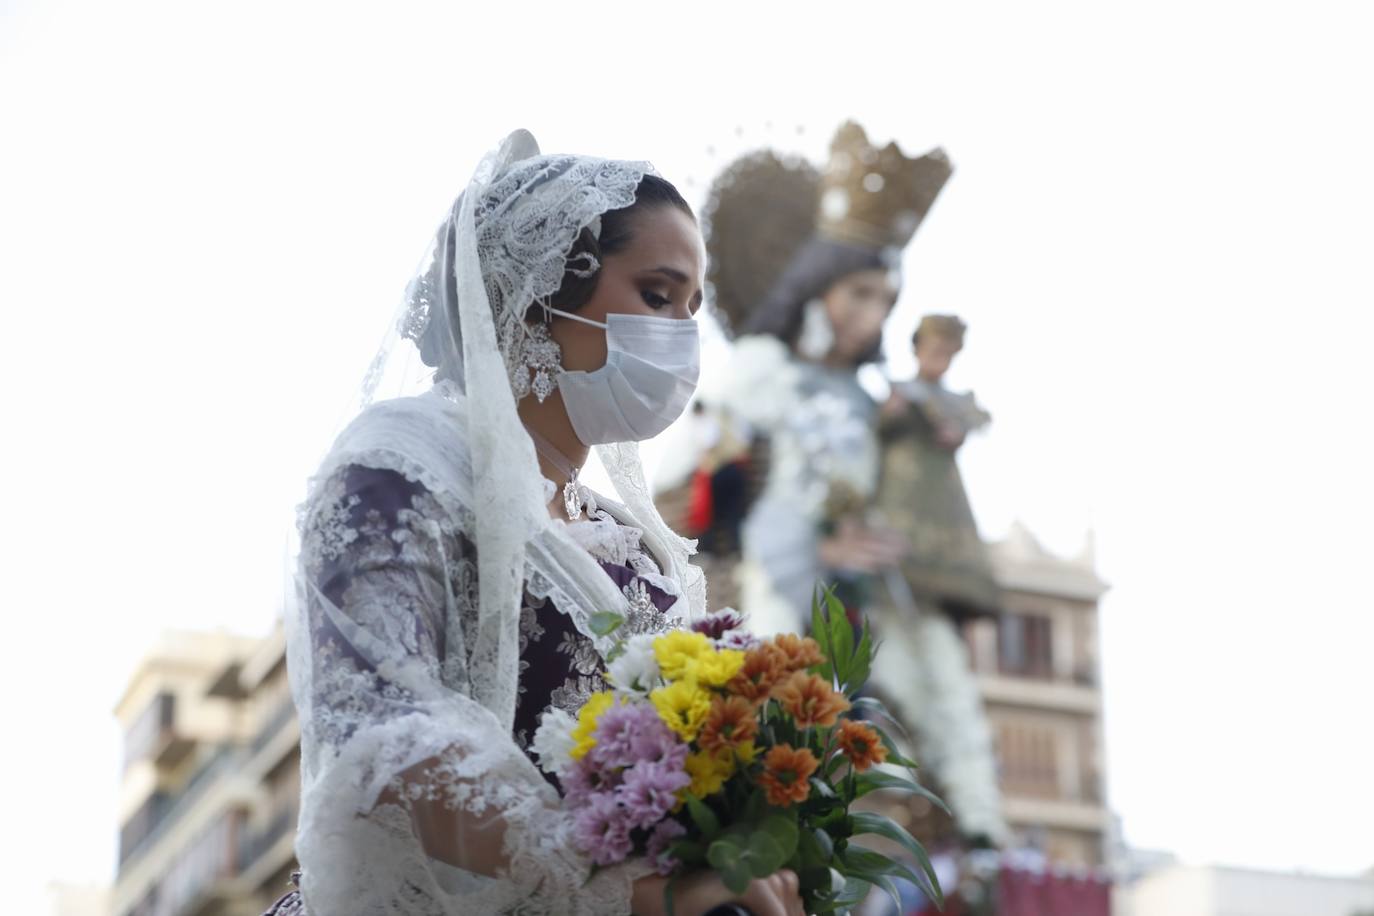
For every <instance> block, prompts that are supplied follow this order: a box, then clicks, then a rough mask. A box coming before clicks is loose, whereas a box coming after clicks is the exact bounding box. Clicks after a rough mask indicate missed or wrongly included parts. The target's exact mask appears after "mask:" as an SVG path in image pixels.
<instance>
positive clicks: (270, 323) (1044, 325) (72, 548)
mask: <svg viewBox="0 0 1374 916" xmlns="http://www.w3.org/2000/svg"><path fill="white" fill-rule="evenodd" d="M472 6H474V4H467V3H464V4H459V3H447V4H419V3H397V4H388V5H385V7H383V6H382V5H375V4H374V5H370V6H369V7H362V6H356V7H355V6H353V5H351V4H348V3H338V2H336V3H328V4H325V3H319V4H303V3H280V2H277V3H270V4H266V3H263V4H260V3H256V2H243V0H236V2H224V3H193V2H186V0H182V2H165V3H155V2H145V0H135V2H125V3H117V4H115V3H97V2H75V0H50V2H46V3H42V4H40V3H38V2H37V0H0V131H3V136H2V137H0V304H3V309H4V311H3V318H2V319H0V321H2V322H3V324H0V328H3V336H2V337H0V339H3V342H4V343H3V348H4V349H3V352H4V358H3V360H0V374H2V375H0V391H3V392H4V394H3V398H4V403H3V416H4V417H5V419H6V421H7V425H8V428H9V435H7V436H6V437H5V438H6V441H7V442H9V443H10V444H9V446H8V447H7V448H5V449H4V452H3V455H4V458H3V461H4V465H5V466H4V479H5V480H6V481H7V482H8V484H9V486H8V487H7V492H6V495H5V502H4V505H5V509H6V515H7V523H6V524H5V525H4V526H3V533H0V549H2V550H3V555H4V557H5V566H4V573H3V576H4V587H5V597H6V600H5V604H6V607H7V610H8V614H9V619H11V620H17V621H19V627H18V630H17V631H16V630H15V629H14V628H13V627H12V628H11V630H10V631H9V645H10V650H9V651H8V652H6V653H5V654H6V663H5V664H4V665H3V666H0V696H3V697H4V703H5V708H6V712H5V720H6V722H5V725H6V726H7V729H8V731H9V734H10V739H9V740H8V741H6V742H5V744H6V749H7V752H6V753H5V754H4V757H3V760H4V762H3V763H0V766H2V767H3V768H4V777H5V778H4V782H3V785H5V786H6V787H7V788H8V790H9V791H8V795H9V798H8V801H7V804H6V807H5V817H4V818H3V824H4V826H3V827H0V832H3V834H4V835H6V836H5V844H4V845H5V847H6V852H5V857H6V864H7V866H8V868H7V872H8V873H10V874H13V875H24V876H25V880H27V881H30V882H31V884H32V887H31V888H29V887H26V886H23V885H21V886H20V887H19V888H17V889H16V888H15V887H13V884H12V883H11V886H10V887H9V888H8V889H7V895H8V896H7V899H8V900H9V901H10V905H11V906H12V907H14V908H15V911H16V912H18V911H36V910H37V904H36V903H34V902H33V901H36V899H37V898H36V897H34V896H33V894H36V893H37V891H38V889H39V887H41V885H42V883H43V882H44V881H46V880H48V879H51V878H63V879H69V880H81V879H88V878H89V879H99V878H103V877H106V876H108V875H110V874H112V872H113V862H114V848H115V847H114V838H115V832H116V827H115V823H114V820H115V798H116V789H117V785H118V779H119V767H118V754H119V742H118V733H117V729H116V728H115V727H114V725H113V721H112V717H111V715H110V709H111V706H112V704H113V703H114V700H115V698H116V697H117V695H118V693H119V691H120V688H121V686H122V684H123V682H124V679H125V678H126V677H127V675H128V673H129V671H130V670H131V668H132V666H133V665H134V664H135V662H136V660H137V658H138V657H139V655H140V654H141V653H142V651H143V650H144V649H146V648H147V647H148V646H149V644H150V643H151V642H152V641H153V639H154V638H155V636H156V634H157V633H158V631H159V630H161V629H162V628H164V627H168V626H178V627H214V626H224V627H228V628H232V629H234V630H237V631H241V632H248V633H259V632H263V631H265V629H266V628H267V626H268V625H269V623H270V621H271V619H272V617H273V615H274V613H275V611H276V608H277V605H278V601H279V596H280V593H281V582H282V568H283V560H282V544H283V539H284V531H285V530H286V527H287V524H288V523H289V520H290V513H291V509H290V507H291V506H293V505H294V503H295V502H296V500H297V499H298V498H299V496H300V494H301V487H302V481H303V478H304V476H305V475H306V474H307V473H308V472H309V470H310V469H311V466H312V465H313V463H314V461H315V460H317V458H318V457H319V455H320V453H321V451H322V450H323V448H324V447H325V445H326V444H327V443H326V442H325V437H326V436H327V435H328V433H329V431H330V430H331V429H332V428H333V426H334V424H335V423H336V422H337V421H338V419H339V418H340V415H341V412H342V411H343V410H345V409H346V406H347V403H348V401H349V399H350V397H351V395H352V393H353V392H354V390H355V386H356V383H357V381H358V380H359V378H360V376H361V372H362V369H363V367H364V366H365V365H366V362H367V359H368V357H369V356H370V352H371V347H372V346H373V345H374V344H375V342H376V340H377V339H378V338H379V336H380V334H381V332H382V330H383V328H384V326H385V324H386V322H387V320H388V318H389V316H390V314H391V312H392V309H393V306H394V304H395V303H396V301H397V298H398V296H399V294H400V292H401V290H402V288H403V287H404V285H405V282H406V280H407V279H408V278H409V276H410V272H411V270H412V268H413V267H414V265H415V262H416V260H417V259H418V257H419V255H420V253H421V251H422V250H423V248H424V245H425V243H426V241H427V240H428V238H429V234H430V231H431V229H432V226H433V224H434V223H435V222H436V221H437V219H438V217H439V216H440V214H441V213H442V212H443V210H444V208H445V207H446V206H447V205H448V203H449V201H450V199H451V197H452V195H453V194H454V193H455V192H456V191H457V190H459V189H460V187H461V186H462V183H463V182H464V181H465V179H466V177H467V175H468V173H469V171H470V169H471V167H472V165H473V164H474V163H475V161H476V159H477V157H478V155H479V154H480V152H481V151H482V150H483V149H485V148H486V147H487V146H489V145H490V144H492V143H494V142H495V141H496V140H497V139H499V137H500V136H501V135H503V134H504V133H505V132H506V131H507V130H509V129H510V128H512V127H515V126H527V127H529V128H531V129H532V130H534V131H535V133H536V135H537V136H539V137H540V139H541V141H542V142H543V145H544V147H545V149H549V150H569V151H579V152H592V153H598V154H605V155H614V156H620V157H626V158H649V159H652V160H653V161H654V162H655V163H656V164H657V165H658V166H659V168H660V169H661V170H662V171H663V172H664V173H665V174H666V175H668V176H669V177H670V178H673V179H675V180H677V181H678V182H679V183H680V184H681V185H682V186H683V187H684V190H685V191H687V192H688V193H689V195H690V196H692V197H694V198H696V197H699V196H700V194H701V193H702V190H703V188H704V185H705V183H706V182H707V181H709V179H710V176H711V175H712V174H713V173H714V171H715V170H716V169H718V168H719V167H720V166H721V165H723V163H724V161H725V159H726V157H727V156H728V155H731V154H733V153H735V152H738V151H740V150H742V149H744V148H746V147H747V146H749V145H751V144H753V143H756V142H761V141H776V142H785V143H788V144H791V145H794V146H796V147H798V148H801V149H804V150H809V151H813V152H818V151H819V149H820V148H821V147H822V146H823V144H824V142H825V140H826V139H827V138H828V135H829V133H830V132H831V131H832V130H833V129H834V127H835V126H836V125H837V124H838V123H839V121H840V120H842V119H843V118H845V117H849V116H853V117H856V118H858V119H860V120H861V121H862V122H863V123H864V124H865V125H866V126H868V127H869V128H870V130H871V132H872V133H873V134H875V135H877V136H879V137H881V138H888V137H893V136H895V137H896V138H898V139H899V140H900V141H902V143H903V144H904V145H905V147H906V148H907V149H908V150H917V149H923V148H926V147H928V146H930V145H934V144H936V143H939V144H942V145H944V146H945V147H946V148H947V149H948V150H949V152H950V154H951V156H952V158H953V159H954V161H955V163H956V166H957V170H956V172H955V177H954V179H953V181H952V182H951V183H950V185H949V186H948V187H947V189H946V190H945V192H944V194H943V195H942V197H941V199H940V201H939V203H938V204H937V206H936V208H935V210H934V211H933V212H932V214H931V216H930V218H929V219H928V220H927V222H926V224H925V226H924V227H923V228H922V230H921V232H920V233H919V234H918V236H917V239H916V241H915V243H914V244H913V245H912V247H911V249H910V251H909V257H908V262H907V268H908V285H907V288H906V290H905V293H904V299H903V302H902V304H901V305H900V307H899V310H898V312H897V314H896V315H895V316H894V319H893V329H894V331H895V332H896V333H895V334H894V339H895V340H896V341H897V342H900V341H901V340H903V339H904V338H905V335H906V333H907V332H908V331H909V329H910V328H911V327H912V326H913V324H914V322H915V320H916V317H917V315H919V314H920V313H921V312H923V311H927V310H936V309H938V310H953V311H958V312H959V313H961V314H962V315H964V316H965V317H966V318H967V319H968V320H969V321H970V323H971V325H972V330H971V333H970V338H969V347H968V349H967V350H966V352H965V354H964V355H963V357H961V361H960V363H959V364H958V366H957V367H956V370H955V375H954V376H953V378H952V381H954V382H955V383H956V384H957V385H961V386H965V387H968V386H971V387H974V388H975V389H976V390H977V392H978V394H979V397H980V399H981V400H982V401H983V402H984V403H985V404H986V405H987V406H988V407H989V408H990V409H991V410H992V411H993V414H994V417H995V425H994V427H993V430H992V432H991V433H990V435H988V436H987V437H985V438H984V439H982V440H979V441H977V442H975V443H973V444H971V445H970V446H969V447H968V448H967V449H966V451H965V453H964V458H963V462H964V467H965V470H966V475H967V478H968V484H969V487H970V490H971V491H972V494H973V499H974V502H975V505H976V509H977V511H978V514H979V518H980V521H981V523H982V525H983V528H984V530H985V532H986V533H987V534H990V535H993V536H996V535H999V534H1001V533H1002V532H1004V531H1005V530H1006V528H1007V526H1008V525H1009V524H1010V522H1011V521H1012V520H1013V519H1015V518H1021V519H1024V520H1025V521H1026V522H1027V523H1029V525H1030V526H1031V527H1032V528H1033V529H1034V530H1035V531H1037V532H1038V533H1039V534H1040V535H1041V536H1042V537H1043V538H1044V540H1045V541H1046V542H1047V543H1048V544H1049V545H1051V546H1052V547H1054V548H1056V549H1058V550H1060V551H1063V552H1072V551H1074V550H1075V549H1076V548H1077V547H1078V545H1079V544H1080V543H1081V541H1082V538H1083V536H1084V533H1085V532H1086V531H1087V530H1088V529H1089V528H1092V529H1094V530H1095V531H1096V534H1097V543H1098V550H1099V559H1100V565H1101V571H1102V574H1103V575H1104V577H1105V578H1107V579H1108V580H1109V581H1110V582H1111V583H1112V584H1113V586H1114V589H1113V591H1112V593H1111V595H1110V596H1109V598H1108V599H1107V600H1106V602H1105V603H1104V607H1103V639H1104V658H1105V665H1106V673H1105V677H1106V691H1107V716H1108V726H1107V729H1108V732H1107V734H1108V753H1109V757H1110V761H1109V763H1110V766H1109V773H1108V779H1109V792H1110V796H1111V802H1112V804H1113V806H1114V807H1115V808H1116V810H1118V811H1119V812H1120V814H1121V815H1122V816H1123V818H1124V824H1125V829H1126V832H1127V837H1128V838H1129V839H1130V840H1131V841H1132V842H1134V843H1136V844H1139V845H1142V846H1149V847H1167V848H1170V849H1173V850H1176V851H1178V852H1179V853H1181V854H1183V855H1184V856H1185V857H1187V858H1191V859H1197V860H1206V861H1221V862H1227V863H1236V864H1246V865H1254V866H1261V867H1278V868H1287V867H1301V868H1309V869H1317V870H1330V871H1353V870H1358V869H1364V868H1368V867H1370V866H1374V830H1371V826H1370V825H1371V824H1374V788H1371V783H1370V778H1369V777H1370V773H1371V772H1374V759H1372V758H1374V729H1372V728H1371V726H1370V719H1371V716H1370V713H1369V700H1370V698H1371V693H1372V691H1371V685H1372V682H1374V675H1372V674H1371V673H1370V672H1371V651H1370V646H1371V644H1374V622H1371V621H1372V620H1374V615H1372V613H1371V612H1374V600H1371V598H1370V590H1369V588H1368V584H1367V575H1366V573H1365V570H1367V568H1368V556H1369V553H1370V547H1371V541H1374V538H1371V534H1370V517H1371V512H1374V492H1372V491H1371V483H1370V475H1369V468H1370V467H1371V466H1374V449H1371V446H1370V444H1369V441H1368V437H1367V436H1365V435H1364V434H1363V433H1364V431H1363V429H1361V427H1362V426H1363V425H1364V421H1362V420H1361V419H1360V418H1361V417H1362V416H1367V415H1368V412H1369V411H1368V408H1367V406H1366V404H1365V401H1366V400H1367V398H1368V395H1369V394H1370V392H1371V390H1374V370H1372V369H1371V362H1370V359H1369V358H1368V356H1367V352H1366V351H1367V349H1368V338H1369V337H1370V333H1371V331H1374V319H1371V317H1370V309H1371V306H1374V279H1372V277H1371V270H1370V252H1371V250H1372V249H1374V216H1372V215H1371V214H1374V179H1371V173H1370V163H1371V162H1374V134H1371V128H1370V118H1369V110H1370V107H1371V106H1370V94H1371V93H1370V87H1371V86H1374V57H1371V55H1370V54H1369V53H1368V49H1369V47H1370V43H1371V39H1374V29H1371V19H1370V18H1369V16H1370V14H1369V13H1368V12H1365V10H1367V9H1368V7H1366V6H1364V5H1363V4H1357V3H1353V2H1352V3H1348V4H1336V3H1323V2H1311V0H1308V2H1302V3H1296V2H1295V3H1289V4H1269V3H1259V2H1247V3H1204V2H1196V0H1194V2H1151V3H1135V4H1129V5H1128V4H1117V3H1101V2H1085V3H1078V4H1063V3H1034V4H1025V3H1015V4H1006V5H1000V6H998V5H987V4H980V3H958V4H940V5H938V6H932V5H926V4H918V3H912V2H901V3H894V4H890V5H888V4H881V5H879V4H862V3H848V4H829V5H825V6H821V5H812V4H807V3H800V2H793V3H788V4H771V3H769V4H765V3H756V4H744V3H738V2H736V3H730V4H719V5H717V4H714V3H705V2H698V3H692V4H684V5H682V6H681V7H679V8H676V9H671V10H670V9H669V8H668V7H666V6H664V5H662V4H635V5H624V6H621V5H618V4H607V3H584V4H571V3H558V4H553V5H550V6H548V7H547V8H545V7H543V6H540V5H536V4H500V5H496V6H495V10H496V12H490V11H487V12H476V13H475V12H473V11H472V10H470V9H469V7H472ZM490 6H491V5H488V7H490ZM383 9H384V10H385V12H384V13H382V12H381V11H382V10H383ZM365 10H375V11H377V12H375V13H369V12H366V11H365ZM501 14H503V15H501ZM798 126H800V127H802V128H804V132H803V133H802V134H800V135H798V134H797V132H796V128H797V127H798ZM712 147H714V148H715V152H714V153H713V152H711V149H710V148H712ZM897 350H898V351H899V352H898V356H899V357H900V356H901V355H902V354H901V353H900V351H901V350H902V348H901V347H900V346H899V347H897ZM896 364H897V365H898V366H901V367H905V366H906V365H907V362H906V360H904V359H898V360H897V361H896ZM709 370H710V366H708V371H709ZM16 891H17V892H18V895H19V896H18V898H16V897H15V896H14V895H15V893H16ZM26 895H28V896H26ZM25 902H31V903H32V904H33V905H31V906H30V907H28V908H25V907H23V906H22V904H23V903H25Z"/></svg>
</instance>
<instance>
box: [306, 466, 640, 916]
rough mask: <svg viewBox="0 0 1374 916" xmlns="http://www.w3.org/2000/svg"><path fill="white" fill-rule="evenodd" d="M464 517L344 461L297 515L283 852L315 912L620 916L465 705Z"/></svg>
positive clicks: (558, 815)
mask: <svg viewBox="0 0 1374 916" xmlns="http://www.w3.org/2000/svg"><path fill="white" fill-rule="evenodd" d="M463 518H464V512H463V510H462V508H461V507H458V506H451V505H444V504H442V503H441V500H440V498H439V497H437V496H436V495H435V494H434V493H432V492H431V491H429V490H427V489H426V488H425V487H423V486H422V485H420V484H418V483H416V482H413V481H411V480H409V479H408V478H407V477H405V476H403V475H401V474H398V473H396V472H394V471H385V470H376V469H370V468H361V467H357V466H349V467H346V468H343V469H342V470H340V471H338V472H336V473H335V474H333V475H332V476H331V477H330V478H329V479H327V480H326V481H324V482H323V483H322V484H320V485H319V486H318V487H317V488H316V491H315V495H314V496H313V497H312V500H311V502H310V503H309V505H308V506H307V510H306V513H305V516H304V518H303V528H302V550H301V589H302V592H303V594H302V596H301V598H302V600H301V601H300V603H299V608H298V610H297V611H296V613H295V614H294V615H291V616H290V620H291V622H292V625H291V626H290V627H289V629H288V640H289V652H290V654H289V656H288V658H289V661H288V663H289V665H290V667H291V675H292V687H293V691H294V692H295V696H296V702H297V705H298V707H299V710H300V713H301V722H302V741H301V744H302V748H301V752H302V805H301V823H300V827H299V832H298V836H297V854H298V856H299V859H300V862H301V865H302V870H303V873H304V875H303V883H302V889H303V893H304V896H305V900H306V903H307V904H308V906H309V907H310V909H311V910H312V911H313V912H317V913H323V914H330V913H377V914H396V916H399V914H406V916H412V914H435V916H449V914H458V913H465V914H466V913H478V912H481V913H503V912H510V911H518V912H520V913H532V914H544V913H555V912H557V913H587V914H591V913H624V912H628V911H629V895H630V889H631V878H632V877H633V875H632V872H631V870H630V869H610V870H606V871H603V872H599V873H598V874H597V875H596V876H595V878H593V879H592V880H591V881H588V880H587V877H588V874H589V871H590V869H589V867H588V863H587V862H586V861H585V860H584V859H583V858H582V857H581V856H580V855H579V854H578V853H577V852H576V850H575V849H574V847H573V844H572V842H571V824H570V822H569V819H568V818H566V817H565V815H564V813H563V812H562V810H561V808H560V801H559V798H558V795H557V793H556V792H555V791H554V789H553V788H552V787H551V786H550V785H549V784H548V783H547V782H546V781H545V780H544V778H543V777H542V776H541V775H540V774H539V772H538V770H537V769H536V768H535V767H534V765H533V764H532V763H531V762H530V761H529V759H528V758H527V757H526V756H525V755H524V753H523V752H522V751H521V750H520V749H519V748H518V747H517V746H516V744H515V742H514V740H513V739H512V737H511V736H510V734H509V733H508V731H507V730H505V729H502V728H501V727H500V726H499V725H498V723H497V720H496V717H495V716H493V715H492V714H491V713H490V712H489V711H488V710H487V709H486V708H484V707H483V706H481V705H480V704H478V703H477V702H475V701H474V700H473V699H472V691H471V689H470V684H469V681H468V676H469V675H468V664H467V661H468V660H467V657H466V656H467V651H466V648H465V647H466V646H467V645H469V644H471V643H472V641H473V638H474V634H473V633H472V632H471V631H472V629H473V628H474V627H475V625H476V624H475V621H476V619H477V615H476V601H477V594H478V591H477V582H476V578H477V565H476V558H475V556H474V550H473V547H472V544H471V542H470V541H469V540H468V538H467V537H466V536H465V535H464V530H465V529H464V525H463Z"/></svg>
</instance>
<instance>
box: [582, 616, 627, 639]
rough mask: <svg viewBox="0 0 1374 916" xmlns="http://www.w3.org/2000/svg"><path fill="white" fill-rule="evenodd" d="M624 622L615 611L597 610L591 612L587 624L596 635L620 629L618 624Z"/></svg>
mask: <svg viewBox="0 0 1374 916" xmlns="http://www.w3.org/2000/svg"><path fill="white" fill-rule="evenodd" d="M624 622H625V618H624V617H622V616H621V615H620V614H617V613H616V612H615V611H597V612H596V613H594V614H592V616H591V620H589V621H588V625H589V626H590V627H591V628H592V632H593V633H595V634H596V635H597V636H610V635H611V634H612V633H614V632H615V631H616V630H618V629H620V625H621V624H623V623H624Z"/></svg>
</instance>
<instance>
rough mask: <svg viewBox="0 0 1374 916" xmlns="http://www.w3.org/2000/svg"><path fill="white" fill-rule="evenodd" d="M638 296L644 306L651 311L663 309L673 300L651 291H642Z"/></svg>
mask: <svg viewBox="0 0 1374 916" xmlns="http://www.w3.org/2000/svg"><path fill="white" fill-rule="evenodd" d="M639 295H640V297H641V298H643V300H644V304H645V305H647V306H648V307H649V308H651V309H665V308H667V307H668V306H670V305H672V304H673V300H671V299H669V298H668V297H667V296H661V295H659V294H658V293H656V292H654V291H653V290H651V289H646V290H642V291H641V292H640V294H639Z"/></svg>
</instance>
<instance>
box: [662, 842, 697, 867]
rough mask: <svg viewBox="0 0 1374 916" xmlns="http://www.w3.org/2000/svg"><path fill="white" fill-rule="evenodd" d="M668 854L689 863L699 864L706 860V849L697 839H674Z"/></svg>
mask: <svg viewBox="0 0 1374 916" xmlns="http://www.w3.org/2000/svg"><path fill="white" fill-rule="evenodd" d="M668 855H670V856H672V857H673V858H674V859H677V860H679V861H680V862H683V863H684V864H687V865H697V864H700V863H701V862H703V861H705V860H706V849H705V847H703V846H702V845H701V844H700V843H698V842H697V841H696V840H674V841H673V842H672V843H671V844H670V845H669V846H668Z"/></svg>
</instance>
